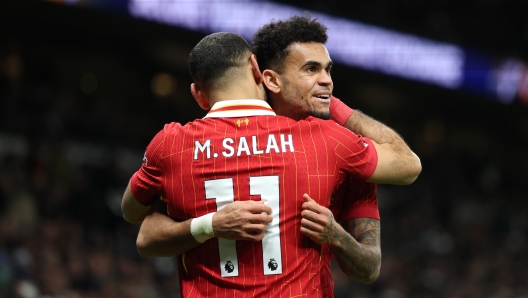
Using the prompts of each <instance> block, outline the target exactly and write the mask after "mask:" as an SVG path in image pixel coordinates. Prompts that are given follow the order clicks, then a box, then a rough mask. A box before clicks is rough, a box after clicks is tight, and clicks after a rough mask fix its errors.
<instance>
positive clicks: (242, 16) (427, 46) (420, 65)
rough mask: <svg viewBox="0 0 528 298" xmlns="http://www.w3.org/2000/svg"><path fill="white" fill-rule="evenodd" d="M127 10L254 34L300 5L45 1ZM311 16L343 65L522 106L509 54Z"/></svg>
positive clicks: (527, 82)
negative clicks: (326, 34) (324, 29)
mask: <svg viewBox="0 0 528 298" xmlns="http://www.w3.org/2000/svg"><path fill="white" fill-rule="evenodd" d="M51 2H56V3H62V4H67V5H75V6H83V7H90V8H94V9H102V10H108V11H113V12H116V13H120V14H127V15H130V16H131V17H135V18H142V19H147V20H151V21H154V22H159V23H163V24H167V25H171V26H178V27H182V28H186V29H190V30H194V31H200V32H203V33H205V34H208V33H211V32H217V31H230V32H235V33H238V34H240V35H242V36H244V37H245V38H247V39H248V40H251V38H252V35H253V33H254V32H255V31H256V30H257V29H258V28H259V27H260V26H262V25H263V24H265V23H268V22H270V21H271V20H273V19H276V20H277V19H284V18H288V17H290V16H292V15H294V14H302V13H303V12H305V11H306V10H305V9H302V8H299V7H293V6H289V5H284V4H280V3H276V2H269V1H256V0H255V1H254V0H194V1H190V0H118V1H102V0H92V1H89V0H88V1H83V0H78V1H76V0H64V1H51ZM310 13H311V15H312V16H314V17H316V18H318V19H319V20H321V21H322V22H323V23H324V24H325V25H326V26H327V27H328V29H329V40H328V43H327V47H328V50H329V52H330V54H331V56H332V58H333V59H334V60H335V61H336V62H338V63H342V64H344V65H348V66H351V67H358V68H362V69H366V70H369V71H373V72H379V73H384V74H387V75H392V76H396V77H401V78H405V79H409V80H414V81H419V82H423V83H427V84H431V85H436V86H440V87H443V88H447V89H452V90H460V91H464V92H469V93H473V94H475V95H479V96H485V97H487V98H489V99H490V100H494V101H499V102H501V103H503V104H510V103H512V102H514V101H516V100H519V101H521V102H522V103H524V104H528V66H527V64H526V63H524V62H521V61H519V60H517V59H515V58H513V57H493V56H491V55H489V54H487V53H486V52H485V51H482V50H478V49H470V48H466V47H461V46H458V45H455V44H449V43H444V42H439V41H433V40H429V39H424V38H421V37H417V36H413V35H410V34H404V33H400V32H396V31H392V30H387V29H384V28H380V27H376V26H373V25H369V24H364V23H360V22H356V21H353V20H348V19H343V18H339V17H335V16H331V15H327V14H322V13H319V12H316V11H310Z"/></svg>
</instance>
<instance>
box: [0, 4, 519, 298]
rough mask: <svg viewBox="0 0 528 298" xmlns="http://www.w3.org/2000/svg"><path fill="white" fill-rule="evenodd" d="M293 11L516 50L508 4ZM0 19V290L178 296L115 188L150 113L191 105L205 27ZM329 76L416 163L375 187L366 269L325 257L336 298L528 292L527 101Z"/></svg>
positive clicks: (157, 125) (172, 115)
mask: <svg viewBox="0 0 528 298" xmlns="http://www.w3.org/2000/svg"><path fill="white" fill-rule="evenodd" d="M286 2H288V1H286ZM338 2H339V3H338ZM288 3H290V4H293V5H297V4H298V5H301V3H300V2H299V3H296V2H295V1H289V2H288ZM323 3H324V5H323ZM506 3H507V4H506ZM302 5H304V6H305V7H306V8H307V9H313V10H320V11H324V12H327V13H333V14H338V15H341V16H345V17H350V18H355V19H358V20H361V21H364V22H370V23H374V24H378V25H381V26H385V27H390V28H393V29H398V30H403V31H406V32H411V33H415V34H419V35H421V36H429V37H432V38H436V39H440V40H445V41H449V42H456V43H459V44H464V45H470V46H477V47H480V48H482V49H485V50H488V51H490V52H491V53H495V54H501V55H516V56H517V58H520V59H527V58H528V56H526V55H528V54H527V53H528V48H527V45H528V23H527V21H526V18H524V17H523V15H524V14H525V12H526V11H527V7H526V3H524V2H521V1H493V0H489V1H478V2H476V1H473V2H471V1H462V2H460V1H456V2H455V1H432V2H428V3H427V4H425V3H422V2H420V1H409V0H407V1H403V0H400V1H384V0H376V1H368V3H363V2H361V4H359V2H358V3H356V4H351V6H352V7H353V8H354V9H350V10H343V9H342V7H341V8H340V5H342V3H341V2H340V1H325V2H320V1H306V2H302ZM523 8H524V10H523ZM226 17H228V16H226ZM0 24H1V26H0V34H1V35H0V297H24V298H26V297H27V298H29V297H57V298H59V297H68V298H69V297H72V298H77V297H131V298H133V297H138V298H143V297H145V298H150V297H152V298H154V297H171V298H172V297H179V290H178V277H177V269H176V263H175V259H173V258H148V259H145V258H141V257H140V256H139V255H138V253H137V251H136V248H135V239H136V236H137V231H138V228H139V226H138V225H131V224H128V223H126V222H124V220H123V219H122V217H121V210H120V200H121V195H122V192H123V190H124V188H125V187H126V184H127V182H128V179H129V178H130V176H131V174H132V173H133V172H134V171H135V170H136V169H137V168H138V167H139V166H140V164H141V158H142V156H143V152H144V148H145V146H146V145H147V144H148V142H149V141H150V139H151V137H152V136H153V135H154V134H155V133H156V132H157V131H159V129H161V127H162V125H163V124H164V123H167V122H171V121H177V122H183V123H185V122H187V121H191V120H193V119H195V118H200V117H203V116H204V115H205V111H202V110H200V108H199V107H198V105H197V104H196V103H195V102H194V100H193V99H192V96H191V95H190V92H189V85H190V83H191V81H190V76H189V75H188V72H187V66H186V60H187V55H188V52H189V50H190V49H191V48H192V46H193V45H194V44H196V42H198V41H199V40H200V39H201V38H202V37H203V35H201V34H200V33H198V32H191V31H186V30H183V29H179V28H169V27H168V26H164V25H159V24H154V23H150V22H147V21H140V20H133V19H131V18H129V17H127V16H123V15H119V14H111V13H105V12H99V11H96V10H92V9H85V8H82V7H70V6H64V5H58V4H55V3H48V2H40V1H3V2H2V3H0ZM523 55H524V56H523ZM333 78H334V83H335V90H334V94H335V95H336V96H337V97H339V98H341V99H342V100H343V101H345V102H346V103H348V104H349V105H350V106H352V107H354V108H357V109H360V110H362V111H363V112H365V113H367V114H368V115H371V116H373V117H375V118H376V119H378V120H380V121H382V122H384V123H386V124H387V125H389V126H391V127H393V128H394V129H396V130H397V131H398V132H399V133H400V134H401V135H402V136H403V138H404V139H405V140H406V141H407V142H408V143H409V145H410V146H411V148H412V149H413V150H414V151H415V152H416V153H417V154H418V155H419V156H420V158H421V160H422V165H423V171H422V174H421V175H420V177H419V178H418V180H417V181H416V182H415V183H414V184H412V185H411V186H379V189H378V196H379V202H380V213H381V218H382V221H381V236H382V237H381V242H382V253H383V262H382V269H381V275H380V277H379V279H378V280H377V281H376V282H374V283H373V284H371V285H367V286H365V285H362V284H360V283H357V282H354V281H350V280H348V279H347V278H346V277H345V276H344V275H343V274H342V273H341V272H340V271H339V269H338V267H337V266H334V267H333V268H334V270H333V271H334V272H333V274H334V279H335V284H336V290H335V294H336V297H337V298H344V297H356V298H374V297H376V298H378V297H379V298H404V297H426V298H429V297H431V298H432V297H454V298H458V297H460V298H462V297H467V298H470V297H471V298H473V297H492V298H510V297H511V298H521V297H528V254H527V251H528V243H527V241H528V239H527V236H528V214H527V213H528V212H527V210H528V206H527V205H528V196H527V195H526V190H525V185H526V182H527V181H528V154H527V153H528V151H527V150H526V146H527V145H528V107H527V106H523V105H522V104H521V103H519V102H514V103H512V104H511V105H502V104H500V103H498V102H496V101H493V100H489V98H482V97H477V96H474V95H470V94H463V93H457V92H454V91H449V90H444V89H441V88H437V87H431V86H428V85H424V84H420V83H415V82H410V81H405V80H402V79H397V78H392V77H388V76H383V75H379V74H374V73H370V72H366V71H362V70H359V69H353V68H349V67H344V66H341V65H339V64H338V65H336V66H335V68H334V70H333ZM334 265H335V264H334Z"/></svg>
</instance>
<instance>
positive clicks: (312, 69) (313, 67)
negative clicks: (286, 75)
mask: <svg viewBox="0 0 528 298" xmlns="http://www.w3.org/2000/svg"><path fill="white" fill-rule="evenodd" d="M315 70H316V69H315V66H310V67H308V71H309V72H315Z"/></svg>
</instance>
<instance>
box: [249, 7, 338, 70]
mask: <svg viewBox="0 0 528 298" xmlns="http://www.w3.org/2000/svg"><path fill="white" fill-rule="evenodd" d="M326 30H327V28H326V26H324V25H323V24H321V23H320V22H318V21H317V19H311V17H310V15H309V14H308V13H305V14H304V15H302V16H293V17H291V18H289V19H287V20H279V21H275V22H271V23H269V24H267V25H264V26H262V27H261V28H260V29H259V30H258V31H257V33H255V35H254V36H253V42H252V44H251V48H252V50H253V53H254V54H255V55H257V62H258V64H259V66H260V70H264V69H271V70H274V71H276V72H279V73H280V72H282V69H283V64H284V63H283V62H284V59H285V58H286V57H287V56H288V54H289V51H288V47H289V46H290V45H291V44H292V43H294V42H320V43H323V44H324V43H326V41H327V40H328V35H327V34H326Z"/></svg>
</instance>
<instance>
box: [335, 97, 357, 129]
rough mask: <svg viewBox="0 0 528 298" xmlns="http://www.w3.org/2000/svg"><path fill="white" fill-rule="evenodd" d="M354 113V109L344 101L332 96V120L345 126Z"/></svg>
mask: <svg viewBox="0 0 528 298" xmlns="http://www.w3.org/2000/svg"><path fill="white" fill-rule="evenodd" d="M353 113H354V110H353V109H352V108H350V107H349V106H347V105H346V104H345V103H343V102H342V101H341V100H340V99H339V98H337V97H334V96H332V98H331V100H330V116H331V117H332V120H334V121H335V122H337V123H339V124H340V125H342V126H345V123H346V122H347V120H348V118H350V116H351V115H352V114H353Z"/></svg>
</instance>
